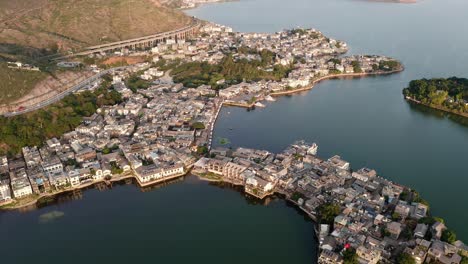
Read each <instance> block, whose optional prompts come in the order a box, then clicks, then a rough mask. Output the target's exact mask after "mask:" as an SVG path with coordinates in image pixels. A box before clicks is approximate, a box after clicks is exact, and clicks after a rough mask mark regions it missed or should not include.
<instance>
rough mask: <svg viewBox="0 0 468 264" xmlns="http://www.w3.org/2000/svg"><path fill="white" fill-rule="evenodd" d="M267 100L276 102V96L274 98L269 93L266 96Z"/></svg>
mask: <svg viewBox="0 0 468 264" xmlns="http://www.w3.org/2000/svg"><path fill="white" fill-rule="evenodd" d="M265 100H267V101H269V102H274V101H276V99H275V98H273V97H272V96H271V95H268V96H267V97H265Z"/></svg>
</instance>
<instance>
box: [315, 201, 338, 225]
mask: <svg viewBox="0 0 468 264" xmlns="http://www.w3.org/2000/svg"><path fill="white" fill-rule="evenodd" d="M340 211H341V208H340V205H338V204H335V203H327V204H322V205H320V206H319V208H318V213H319V219H320V222H321V223H325V224H332V223H333V221H334V220H335V217H336V216H337V215H339V214H340Z"/></svg>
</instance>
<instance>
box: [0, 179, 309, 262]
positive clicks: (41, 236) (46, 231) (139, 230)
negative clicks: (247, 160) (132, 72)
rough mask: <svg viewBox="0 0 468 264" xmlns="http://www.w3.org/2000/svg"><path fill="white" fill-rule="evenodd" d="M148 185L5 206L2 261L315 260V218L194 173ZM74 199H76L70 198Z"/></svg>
mask: <svg viewBox="0 0 468 264" xmlns="http://www.w3.org/2000/svg"><path fill="white" fill-rule="evenodd" d="M157 187H161V188H157V189H145V190H144V192H142V190H140V189H139V188H137V187H136V186H135V185H118V184H114V187H113V188H112V189H111V190H105V191H99V190H97V189H90V190H86V191H82V192H79V193H76V194H75V195H74V196H72V195H65V196H63V195H62V196H60V200H61V202H59V203H57V204H54V205H49V206H46V207H43V208H41V209H39V210H32V211H29V212H17V211H16V212H0V246H1V250H0V252H1V253H0V254H1V259H2V263H15V264H23V263H47V264H56V263H57V264H59V263H71V264H74V263H77V264H78V263H79V264H81V263H115V264H118V263H122V264H127V263H213V264H214V263H232V264H234V263H252V264H254V263H278V264H279V263H311V260H314V259H315V258H316V254H317V253H316V241H315V234H314V225H313V223H312V222H310V221H309V220H307V218H306V217H305V216H304V215H302V214H301V213H299V212H298V211H297V210H296V209H295V208H293V207H291V206H290V205H288V204H286V202H284V201H283V200H281V199H273V200H271V201H270V202H269V204H268V205H267V206H265V205H263V204H257V203H258V201H256V200H252V198H247V197H244V195H243V194H241V193H240V192H238V191H236V190H234V189H233V188H230V187H219V186H214V185H212V184H208V183H207V182H202V181H200V180H198V179H197V178H196V177H194V176H189V177H186V179H185V180H183V181H178V182H176V183H171V184H165V185H160V186H157ZM72 198H73V199H72Z"/></svg>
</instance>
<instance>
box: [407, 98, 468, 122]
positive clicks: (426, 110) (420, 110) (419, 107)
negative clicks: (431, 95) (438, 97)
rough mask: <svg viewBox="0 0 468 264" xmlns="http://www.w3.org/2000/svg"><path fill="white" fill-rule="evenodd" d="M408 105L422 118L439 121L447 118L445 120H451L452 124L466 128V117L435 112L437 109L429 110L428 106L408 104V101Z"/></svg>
mask: <svg viewBox="0 0 468 264" xmlns="http://www.w3.org/2000/svg"><path fill="white" fill-rule="evenodd" d="M408 104H409V106H410V109H411V110H412V111H416V112H418V113H421V114H423V115H424V116H431V117H435V118H437V119H441V120H443V119H446V118H447V119H450V120H452V121H453V122H455V123H457V124H459V125H462V126H464V127H468V118H466V117H463V116H460V115H456V114H452V113H448V112H444V111H441V110H437V109H433V108H430V107H428V106H425V105H420V104H417V103H414V102H410V101H408Z"/></svg>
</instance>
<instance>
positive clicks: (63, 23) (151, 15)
mask: <svg viewBox="0 0 468 264" xmlns="http://www.w3.org/2000/svg"><path fill="white" fill-rule="evenodd" d="M190 21H191V20H190V18H189V17H187V16H186V15H184V14H183V13H181V12H179V11H176V10H173V9H170V8H168V7H166V6H163V5H161V4H160V2H159V0H80V1H75V0H2V1H0V56H1V55H2V54H3V57H8V56H9V54H12V53H21V54H24V53H30V54H34V53H40V52H44V49H48V50H49V51H52V52H53V51H56V50H58V51H60V52H65V51H68V50H77V49H81V48H83V47H86V46H89V45H96V44H101V43H106V42H113V41H118V40H124V39H128V38H135V37H140V36H145V35H150V34H154V33H157V32H162V31H167V30H171V29H175V28H179V27H182V26H184V25H187V24H189V23H190ZM41 49H42V50H41Z"/></svg>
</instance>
